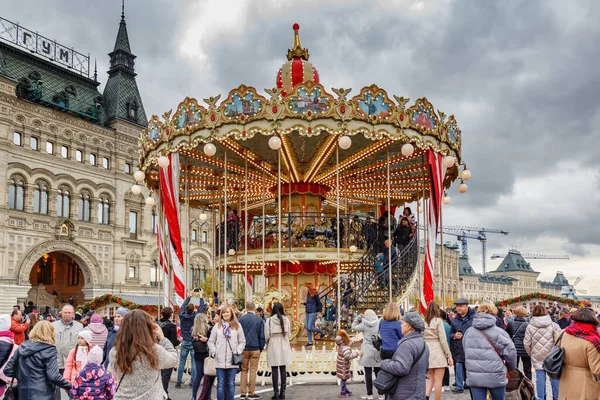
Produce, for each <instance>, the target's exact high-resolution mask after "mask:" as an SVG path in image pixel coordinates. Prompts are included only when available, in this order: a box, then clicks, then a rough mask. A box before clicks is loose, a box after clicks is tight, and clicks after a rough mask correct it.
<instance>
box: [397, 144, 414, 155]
mask: <svg viewBox="0 0 600 400" xmlns="http://www.w3.org/2000/svg"><path fill="white" fill-rule="evenodd" d="M400 151H402V155H403V156H404V157H410V156H412V155H413V153H414V152H415V147H414V146H413V145H412V144H410V143H405V144H404V145H402V149H400Z"/></svg>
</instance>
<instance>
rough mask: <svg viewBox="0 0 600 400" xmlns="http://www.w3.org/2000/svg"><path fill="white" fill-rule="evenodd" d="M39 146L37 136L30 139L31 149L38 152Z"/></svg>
mask: <svg viewBox="0 0 600 400" xmlns="http://www.w3.org/2000/svg"><path fill="white" fill-rule="evenodd" d="M38 146H39V144H38V138H36V137H35V136H31V137H30V138H29V147H31V150H38V149H39V148H38Z"/></svg>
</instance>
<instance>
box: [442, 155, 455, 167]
mask: <svg viewBox="0 0 600 400" xmlns="http://www.w3.org/2000/svg"><path fill="white" fill-rule="evenodd" d="M455 162H456V159H455V158H454V157H452V156H446V157H444V160H443V163H444V167H446V168H452V167H453V166H454V163H455Z"/></svg>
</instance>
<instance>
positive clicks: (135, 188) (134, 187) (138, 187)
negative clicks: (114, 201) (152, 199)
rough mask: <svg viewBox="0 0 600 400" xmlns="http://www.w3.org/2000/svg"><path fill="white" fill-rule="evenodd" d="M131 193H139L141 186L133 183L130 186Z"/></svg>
mask: <svg viewBox="0 0 600 400" xmlns="http://www.w3.org/2000/svg"><path fill="white" fill-rule="evenodd" d="M131 193H133V194H140V193H142V187H141V186H140V185H138V184H135V185H133V186H132V187H131Z"/></svg>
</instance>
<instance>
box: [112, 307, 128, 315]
mask: <svg viewBox="0 0 600 400" xmlns="http://www.w3.org/2000/svg"><path fill="white" fill-rule="evenodd" d="M127 313H129V310H128V309H126V308H125V307H119V308H117V311H115V314H119V315H120V316H121V317H125V316H126V315H127Z"/></svg>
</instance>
